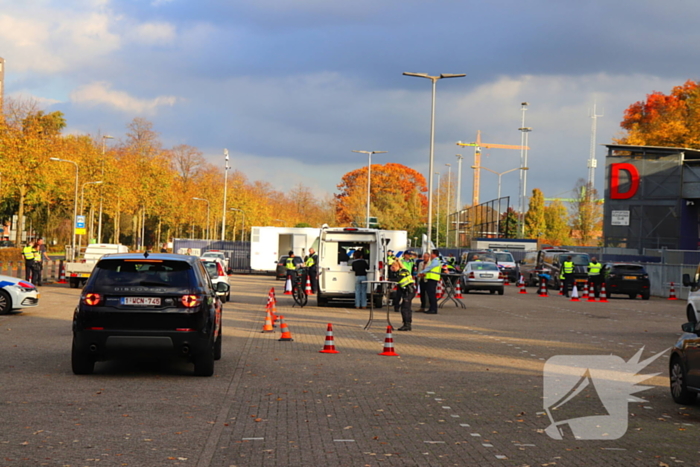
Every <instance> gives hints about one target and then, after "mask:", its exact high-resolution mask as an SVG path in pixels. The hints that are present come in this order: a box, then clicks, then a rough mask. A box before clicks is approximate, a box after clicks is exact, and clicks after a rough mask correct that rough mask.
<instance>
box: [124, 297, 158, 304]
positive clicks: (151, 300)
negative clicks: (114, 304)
mask: <svg viewBox="0 0 700 467" xmlns="http://www.w3.org/2000/svg"><path fill="white" fill-rule="evenodd" d="M122 305H136V306H138V305H141V306H160V297H122Z"/></svg>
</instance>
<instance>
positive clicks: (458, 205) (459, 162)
mask: <svg viewBox="0 0 700 467" xmlns="http://www.w3.org/2000/svg"><path fill="white" fill-rule="evenodd" d="M456 157H457V196H455V213H456V216H455V221H456V222H455V245H454V246H459V211H460V210H461V209H462V159H464V157H462V155H461V154H457V156H456Z"/></svg>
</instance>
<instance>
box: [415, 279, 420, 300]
mask: <svg viewBox="0 0 700 467" xmlns="http://www.w3.org/2000/svg"><path fill="white" fill-rule="evenodd" d="M416 290H417V292H416V298H420V281H419V282H418V288H417V289H416Z"/></svg>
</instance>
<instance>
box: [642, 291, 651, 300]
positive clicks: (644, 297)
mask: <svg viewBox="0 0 700 467" xmlns="http://www.w3.org/2000/svg"><path fill="white" fill-rule="evenodd" d="M649 296H650V293H649V292H644V293H642V300H649Z"/></svg>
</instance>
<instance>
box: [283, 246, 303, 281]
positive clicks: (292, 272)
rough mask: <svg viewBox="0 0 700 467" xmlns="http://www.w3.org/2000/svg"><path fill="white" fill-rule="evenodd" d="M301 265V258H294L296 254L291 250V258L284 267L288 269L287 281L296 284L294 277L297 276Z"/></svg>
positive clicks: (288, 258) (289, 257)
mask: <svg viewBox="0 0 700 467" xmlns="http://www.w3.org/2000/svg"><path fill="white" fill-rule="evenodd" d="M301 264H302V260H301V258H299V257H297V256H294V252H293V251H292V250H289V256H288V257H287V260H286V261H285V262H284V267H285V269H287V279H289V280H290V281H292V283H294V277H295V276H296V273H297V268H298V267H299V266H301Z"/></svg>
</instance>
